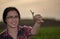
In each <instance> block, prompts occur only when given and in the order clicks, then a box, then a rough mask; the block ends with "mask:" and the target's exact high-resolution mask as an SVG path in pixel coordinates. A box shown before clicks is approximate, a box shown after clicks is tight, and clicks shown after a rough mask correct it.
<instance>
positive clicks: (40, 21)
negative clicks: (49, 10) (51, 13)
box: [33, 14, 44, 24]
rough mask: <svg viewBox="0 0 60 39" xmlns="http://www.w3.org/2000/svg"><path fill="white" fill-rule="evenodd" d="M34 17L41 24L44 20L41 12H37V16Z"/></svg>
mask: <svg viewBox="0 0 60 39" xmlns="http://www.w3.org/2000/svg"><path fill="white" fill-rule="evenodd" d="M33 19H34V21H35V22H36V23H39V24H40V23H43V22H44V21H43V20H42V17H41V15H40V14H36V15H35V16H33Z"/></svg>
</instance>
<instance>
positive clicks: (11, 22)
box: [6, 10, 19, 28]
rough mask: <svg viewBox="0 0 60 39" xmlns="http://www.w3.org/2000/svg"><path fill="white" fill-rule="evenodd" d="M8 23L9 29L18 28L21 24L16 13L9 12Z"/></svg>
mask: <svg viewBox="0 0 60 39" xmlns="http://www.w3.org/2000/svg"><path fill="white" fill-rule="evenodd" d="M6 22H7V25H8V26H9V27H13V28H14V27H17V26H18V24H19V17H18V14H17V12H16V11H14V10H13V11H9V12H8V14H7V16H6Z"/></svg>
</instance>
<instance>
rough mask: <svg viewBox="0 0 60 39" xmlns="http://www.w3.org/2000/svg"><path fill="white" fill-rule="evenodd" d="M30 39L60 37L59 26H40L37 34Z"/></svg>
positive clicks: (58, 38)
mask: <svg viewBox="0 0 60 39" xmlns="http://www.w3.org/2000/svg"><path fill="white" fill-rule="evenodd" d="M1 31H2V30H0V32H1ZM30 39H60V27H41V28H40V30H39V32H38V34H37V35H35V36H32V37H31V38H30Z"/></svg>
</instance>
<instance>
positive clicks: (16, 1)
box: [0, 0, 60, 20]
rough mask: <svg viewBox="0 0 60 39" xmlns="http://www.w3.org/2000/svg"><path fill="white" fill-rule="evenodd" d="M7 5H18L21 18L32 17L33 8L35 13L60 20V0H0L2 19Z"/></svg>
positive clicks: (0, 15)
mask: <svg viewBox="0 0 60 39" xmlns="http://www.w3.org/2000/svg"><path fill="white" fill-rule="evenodd" d="M6 7H16V8H17V9H18V10H19V12H20V15H21V19H26V18H27V19H32V18H33V17H32V14H31V12H30V9H31V10H32V11H33V12H34V14H35V15H36V14H41V16H42V17H43V18H53V19H56V20H60V0H0V20H2V15H3V11H4V9H5V8H6Z"/></svg>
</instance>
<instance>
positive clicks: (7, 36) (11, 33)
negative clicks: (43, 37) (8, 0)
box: [0, 7, 42, 39]
mask: <svg viewBox="0 0 60 39" xmlns="http://www.w3.org/2000/svg"><path fill="white" fill-rule="evenodd" d="M33 18H34V20H35V24H34V26H33V28H32V27H31V26H26V25H24V26H20V25H19V24H20V14H19V11H18V10H17V9H16V8H15V7H8V8H6V9H5V10H4V13H3V21H4V23H5V24H6V25H7V29H6V30H5V31H4V32H2V33H0V39H28V37H30V36H31V35H35V34H37V31H38V29H39V28H40V25H41V22H42V21H41V20H42V18H41V16H40V15H39V14H37V15H35V16H34V17H33Z"/></svg>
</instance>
